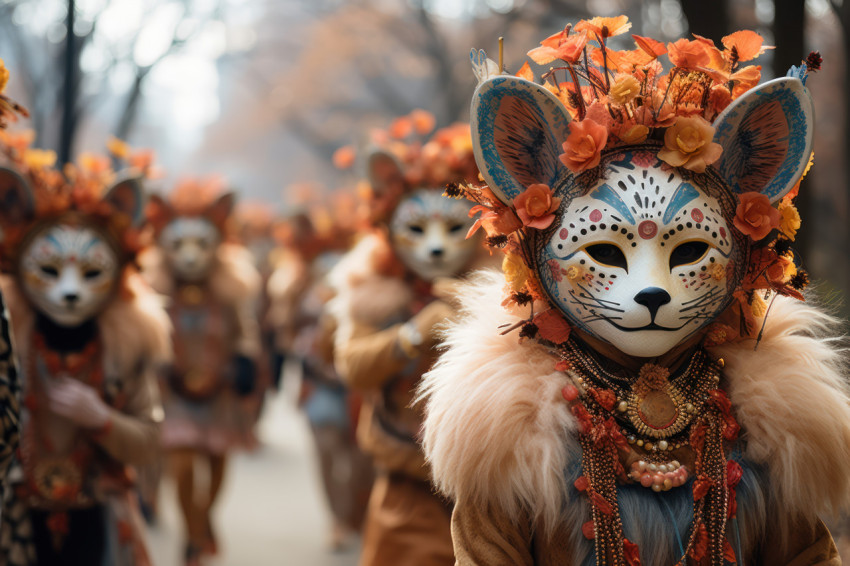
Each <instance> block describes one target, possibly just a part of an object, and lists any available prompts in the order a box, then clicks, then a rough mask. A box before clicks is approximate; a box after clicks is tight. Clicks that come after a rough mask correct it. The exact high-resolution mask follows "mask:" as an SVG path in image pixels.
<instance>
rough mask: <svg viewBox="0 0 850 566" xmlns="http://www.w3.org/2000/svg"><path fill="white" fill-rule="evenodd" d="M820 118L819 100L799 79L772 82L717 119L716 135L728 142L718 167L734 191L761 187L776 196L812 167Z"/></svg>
mask: <svg viewBox="0 0 850 566" xmlns="http://www.w3.org/2000/svg"><path fill="white" fill-rule="evenodd" d="M814 120H815V109H814V103H813V102H812V98H811V95H810V94H809V91H808V89H806V87H805V86H804V85H803V83H802V82H801V81H800V80H799V79H796V78H790V77H783V78H780V79H775V80H772V81H769V82H766V83H764V84H763V85H760V86H758V87H756V88H754V89H752V90H750V91H749V92H747V93H746V94H744V95H743V96H741V97H740V98H739V99H737V100H736V101H734V102H733V103H732V104H730V105H729V106H728V107H727V108H726V110H724V111H723V112H722V113H721V114H720V115H719V116H718V117H717V119H716V120H715V122H714V127H715V132H714V141H715V142H717V143H719V144H720V145H721V146H723V154H722V155H721V156H720V159H719V160H718V161H717V162H716V163H715V164H714V167H715V169H717V171H718V172H719V173H720V175H721V176H722V177H723V178H724V179H726V182H728V183H729V186H731V187H732V189H733V190H734V191H736V192H739V193H743V192H749V191H758V192H760V193H763V194H765V195H767V197H768V198H769V199H770V202H775V201H777V200H779V199H781V198H782V197H783V196H785V195H786V194H787V193H788V191H790V190H791V189H792V188H793V187H794V185H796V184H797V181H799V180H800V178H801V177H802V176H803V173H804V172H805V170H806V166H807V165H808V163H809V157H810V156H811V154H812V141H813V137H814Z"/></svg>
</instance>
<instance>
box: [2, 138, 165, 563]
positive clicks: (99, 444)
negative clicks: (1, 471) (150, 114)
mask: <svg viewBox="0 0 850 566" xmlns="http://www.w3.org/2000/svg"><path fill="white" fill-rule="evenodd" d="M6 141H17V142H18V143H15V144H13V145H4V146H3V151H4V152H5V154H6V156H7V157H8V158H9V160H10V161H11V167H4V168H2V169H0V191H2V192H0V198H2V200H3V202H4V203H5V204H4V206H3V211H2V214H0V227H2V232H3V239H2V265H0V267H2V271H3V273H4V274H5V275H4V276H3V278H2V281H0V284H2V288H3V293H4V295H5V296H6V297H7V299H8V301H9V302H8V305H9V308H10V310H11V316H12V322H13V327H12V328H13V336H14V339H15V343H16V346H17V352H18V356H19V360H20V367H21V376H22V383H23V396H24V400H25V407H26V410H25V411H24V413H23V416H22V442H21V449H20V451H19V459H18V461H17V463H16V464H17V465H16V467H15V469H14V471H13V472H12V474H11V475H10V479H11V481H12V489H11V490H10V493H8V494H7V498H6V500H5V502H4V513H3V523H2V530H1V531H0V546H2V549H0V564H4V565H10V566H12V565H14V566H22V565H39V566H43V565H49V564H116V565H124V564H128V565H130V564H132V565H139V564H142V565H145V564H149V560H148V556H147V553H146V550H145V546H144V538H143V533H142V530H141V523H140V520H139V514H138V511H137V509H136V505H135V502H136V500H135V492H134V490H133V487H134V479H133V478H134V473H133V470H132V469H131V468H130V466H134V465H140V464H143V463H145V462H146V461H148V460H150V459H151V458H153V457H154V456H155V454H156V453H157V450H158V446H159V443H158V424H159V422H160V421H161V419H162V407H161V406H160V402H159V394H158V390H157V385H156V378H155V375H156V369H157V367H156V366H157V365H158V364H162V363H165V362H166V361H167V359H168V356H169V354H170V342H169V322H168V317H167V315H166V313H165V310H164V308H163V306H162V304H161V301H160V300H159V298H158V297H157V296H156V295H155V294H154V293H153V292H152V291H151V290H150V289H149V288H148V287H147V286H146V285H145V284H144V282H143V281H142V279H141V278H140V276H139V275H138V273H137V272H136V270H135V268H134V267H133V266H134V260H135V256H136V254H137V252H138V250H139V249H140V246H141V245H142V243H143V241H144V238H143V236H144V230H143V228H142V227H141V226H142V224H143V220H144V214H143V211H144V196H143V193H142V189H141V185H140V181H139V179H140V178H141V176H142V175H143V173H144V171H143V170H140V171H131V172H130V173H128V174H127V176H125V177H123V178H120V177H117V176H116V174H115V173H114V172H113V171H112V169H111V168H110V166H109V159H108V158H107V157H100V156H94V155H90V154H86V155H84V156H83V157H82V158H81V159H80V162H79V164H78V165H67V166H66V167H65V168H64V169H63V170H62V171H59V170H56V169H53V168H52V162H53V161H54V160H55V155H53V154H52V153H50V152H42V151H38V150H30V149H27V148H26V140H25V137H21V138H17V140H10V139H9V138H6ZM147 160H148V159H147V158H144V159H142V161H147ZM143 168H146V166H143Z"/></svg>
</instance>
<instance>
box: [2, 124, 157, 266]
mask: <svg viewBox="0 0 850 566" xmlns="http://www.w3.org/2000/svg"><path fill="white" fill-rule="evenodd" d="M34 137H35V136H34V134H33V132H31V131H24V132H19V133H11V132H6V131H2V130H0V154H2V155H3V156H4V157H5V159H6V161H7V164H8V167H0V189H2V194H3V198H4V201H5V202H4V206H3V210H2V212H0V221H2V224H3V240H2V243H0V254H2V255H0V270H2V271H3V272H5V273H12V272H14V271H15V269H16V266H17V263H18V259H19V258H18V255H19V253H20V251H21V249H22V247H23V246H22V244H23V242H24V240H25V239H26V238H27V236H28V234H30V233H31V231H32V230H33V229H34V228H36V227H38V226H40V225H43V224H45V223H47V222H51V221H54V220H57V219H59V218H62V219H64V220H66V221H68V222H71V223H85V224H87V225H91V226H94V227H97V228H98V229H100V230H102V231H103V232H104V234H105V235H106V236H107V237H108V239H109V240H110V243H111V244H112V245H113V246H114V248H115V249H116V251H117V252H118V253H119V256H120V258H121V260H122V261H123V262H124V263H125V264H129V263H132V262H134V261H135V257H136V255H137V254H138V252H139V251H141V249H142V248H143V247H144V246H145V245H146V243H147V240H148V238H147V236H148V234H147V231H146V228H145V226H144V225H143V219H144V204H143V201H144V192H143V189H142V187H141V181H142V179H144V178H145V177H147V176H148V175H149V174H150V172H151V170H152V162H153V153H152V152H150V151H148V150H139V151H134V150H132V149H131V148H130V147H129V146H127V145H126V144H125V143H124V142H121V141H119V140H115V139H113V140H111V141H110V142H109V144H108V147H109V151H110V153H111V157H109V156H106V155H99V154H94V153H84V154H82V155H80V157H79V159H78V160H77V162H76V163H69V164H66V165H65V166H64V167H63V168H62V169H61V170H60V169H57V168H56V167H55V165H56V154H55V153H54V152H53V151H47V150H40V149H33V148H30V144H31V143H32V141H33V139H34ZM113 159H114V160H115V161H118V162H123V163H124V164H126V165H127V166H128V167H127V168H126V169H124V170H122V171H121V172H118V171H116V170H115V169H113V166H112V163H113Z"/></svg>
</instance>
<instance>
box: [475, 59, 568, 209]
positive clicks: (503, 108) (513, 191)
mask: <svg viewBox="0 0 850 566" xmlns="http://www.w3.org/2000/svg"><path fill="white" fill-rule="evenodd" d="M569 123H570V115H569V113H568V112H567V109H566V108H565V107H564V105H563V104H562V103H561V101H559V100H558V99H557V98H555V96H553V95H552V94H551V93H550V92H549V91H547V90H546V89H544V88H543V87H541V86H538V85H536V84H534V83H532V82H530V81H527V80H525V79H520V78H516V77H505V76H499V77H494V78H491V79H489V80H487V81H484V82H483V83H481V85H479V87H478V88H477V89H476V91H475V95H474V96H473V97H472V115H471V125H472V147H473V150H474V151H475V160H476V161H477V162H478V167H479V168H480V170H481V175H482V176H483V177H484V180H485V181H486V182H487V184H488V185H489V186H490V189H491V190H492V191H493V193H494V194H495V195H496V196H497V197H499V198H500V199H501V200H502V201H503V202H505V203H510V202H511V201H512V200H513V199H514V198H515V197H516V196H517V195H519V194H520V193H522V192H523V191H525V189H526V188H527V187H528V186H529V185H532V184H534V183H543V184H546V185H549V186H550V187H552V188H553V189H555V188H556V187H558V186H560V185H561V183H562V181H563V180H564V179H566V178H567V177H568V176H569V175H570V172H569V170H568V169H567V168H566V167H565V166H564V165H563V164H562V163H561V161H560V160H559V159H558V156H559V155H560V154H561V153H563V151H562V147H561V145H562V143H563V142H564V140H566V139H567V135H568V134H569V131H568V128H567V126H568V124H569Z"/></svg>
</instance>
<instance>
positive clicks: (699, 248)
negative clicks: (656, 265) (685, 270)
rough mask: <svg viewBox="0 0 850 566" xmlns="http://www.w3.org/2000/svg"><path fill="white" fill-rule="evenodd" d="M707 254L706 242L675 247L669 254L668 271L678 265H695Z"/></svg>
mask: <svg viewBox="0 0 850 566" xmlns="http://www.w3.org/2000/svg"><path fill="white" fill-rule="evenodd" d="M706 253H708V243H706V242H684V243H682V244H679V245H678V246H676V247H675V248H674V249H673V251H672V252H671V253H670V269H673V268H674V267H678V266H680V265H689V264H691V263H696V262H698V261H699V260H701V259H702V258H704V257H705V254H706Z"/></svg>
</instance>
